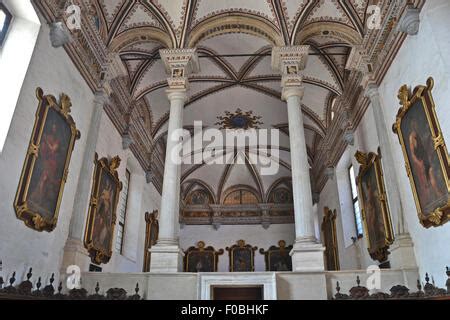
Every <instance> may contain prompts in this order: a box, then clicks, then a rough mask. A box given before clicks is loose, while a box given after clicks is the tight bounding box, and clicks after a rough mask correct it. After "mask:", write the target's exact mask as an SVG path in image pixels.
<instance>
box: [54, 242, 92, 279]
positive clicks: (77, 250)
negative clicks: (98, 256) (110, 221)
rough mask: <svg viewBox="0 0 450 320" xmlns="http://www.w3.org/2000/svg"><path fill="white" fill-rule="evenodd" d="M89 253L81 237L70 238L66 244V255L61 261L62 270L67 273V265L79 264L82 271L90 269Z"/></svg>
mask: <svg viewBox="0 0 450 320" xmlns="http://www.w3.org/2000/svg"><path fill="white" fill-rule="evenodd" d="M89 261H90V258H89V253H88V252H87V250H86V248H85V247H84V245H83V242H82V241H81V240H79V239H74V238H68V239H67V241H66V245H65V246H64V256H63V261H62V263H61V272H62V273H66V270H67V267H68V266H71V265H76V266H79V267H80V269H81V271H88V270H89Z"/></svg>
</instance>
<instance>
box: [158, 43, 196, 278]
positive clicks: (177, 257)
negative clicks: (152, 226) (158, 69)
mask: <svg viewBox="0 0 450 320" xmlns="http://www.w3.org/2000/svg"><path fill="white" fill-rule="evenodd" d="M160 55H161V58H162V60H163V61H164V63H165V66H166V71H167V72H168V74H169V75H170V78H168V79H167V82H168V85H169V89H168V90H167V97H168V99H169V101H170V114H169V127H168V131H167V145H166V158H165V163H164V178H163V189H162V196H161V211H160V212H161V213H160V215H159V239H158V242H157V243H156V245H154V246H152V247H151V249H150V251H151V253H152V259H151V262H150V271H151V272H178V271H182V262H183V251H182V250H181V249H180V247H179V239H178V234H179V230H180V225H179V211H180V176H181V165H180V159H177V156H176V155H179V152H177V150H179V147H180V143H181V136H180V135H179V130H180V129H182V127H183V109H184V103H185V101H186V97H187V95H186V92H187V89H188V80H187V75H188V74H189V73H191V72H197V71H198V61H197V57H196V54H195V50H194V49H169V50H160Z"/></svg>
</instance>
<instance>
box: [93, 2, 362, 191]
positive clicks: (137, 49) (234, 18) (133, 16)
mask: <svg viewBox="0 0 450 320" xmlns="http://www.w3.org/2000/svg"><path fill="white" fill-rule="evenodd" d="M367 5H368V3H367V1H356V0H355V1H338V0H333V1H324V0H318V1H306V0H290V1H277V0H272V1H269V0H268V1H264V0H247V1H239V0H227V1H215V0H209V1H208V0H191V1H186V0H170V1H133V0H131V1H114V0H96V1H95V6H96V12H97V18H96V19H97V26H99V29H100V31H101V34H102V35H103V36H104V40H105V42H106V45H107V46H111V47H112V48H114V49H115V50H117V52H118V53H119V54H120V57H121V59H122V61H123V63H124V65H125V66H126V70H127V74H128V77H129V83H130V88H129V89H130V94H131V95H132V97H133V98H134V99H135V100H137V101H139V100H142V101H144V102H145V104H146V106H147V107H148V109H149V110H150V112H151V127H152V136H153V138H154V139H155V142H156V143H158V142H160V143H162V144H163V143H164V139H165V135H164V134H165V132H166V130H167V121H168V117H169V113H168V112H169V101H168V99H167V96H166V93H165V90H166V89H167V82H166V78H167V75H166V73H165V69H164V65H163V62H162V61H161V60H160V59H157V57H158V50H159V49H161V48H165V47H187V46H193V45H195V47H196V48H197V52H198V55H199V56H200V68H201V71H200V72H199V73H198V74H193V75H191V77H190V79H189V80H190V90H189V100H188V102H187V103H186V106H185V117H184V125H185V126H187V127H188V126H192V125H193V121H194V120H201V121H203V125H204V126H206V127H216V128H217V125H214V124H215V123H216V122H217V117H218V116H221V115H223V114H224V112H225V111H230V112H234V111H235V110H236V109H237V108H240V109H242V110H243V111H252V112H253V113H254V114H255V115H258V116H260V117H261V121H262V122H263V125H262V126H261V127H262V128H268V129H270V128H279V129H281V132H282V137H281V144H280V149H281V150H280V151H279V157H278V158H277V159H275V158H272V160H273V161H277V162H278V163H279V167H280V169H279V173H278V174H277V175H275V176H261V175H260V172H259V169H258V168H257V166H251V165H236V168H229V166H226V165H223V166H221V167H220V168H217V167H215V166H202V165H184V166H183V170H182V180H183V182H185V181H189V180H192V179H194V180H201V181H204V182H205V183H207V184H208V186H210V187H211V189H213V190H215V192H217V193H220V192H221V191H220V190H222V189H223V188H224V186H226V185H227V184H228V183H227V182H226V181H228V180H229V179H230V176H232V178H231V179H232V180H233V182H232V184H246V185H250V186H252V187H254V188H255V189H256V190H260V192H261V194H265V192H267V190H268V189H269V188H270V187H271V186H272V184H273V183H274V182H275V181H277V180H278V179H280V178H283V177H289V176H290V162H291V161H290V154H289V139H288V136H287V135H288V130H287V112H286V106H285V103H284V102H282V101H281V99H280V97H281V88H280V76H279V75H278V74H276V73H274V72H273V70H272V69H271V57H270V53H271V49H272V47H273V46H274V45H284V44H296V43H298V41H299V40H298V37H299V36H302V35H299V30H305V29H308V28H309V30H311V31H310V35H309V36H308V35H303V36H304V39H302V40H301V41H302V43H303V44H309V45H310V46H311V57H310V59H309V62H308V66H307V68H306V70H305V71H304V76H305V96H304V100H303V105H302V109H303V113H304V122H305V129H306V141H307V146H308V157H309V160H310V162H311V165H312V163H313V162H314V156H315V154H316V151H317V148H318V146H319V143H320V141H321V140H322V139H323V137H324V136H325V134H326V130H327V126H328V125H329V123H330V121H331V110H330V106H331V102H332V100H333V98H334V97H336V96H338V95H340V94H342V91H343V88H344V81H345V64H346V62H347V57H348V54H349V53H350V50H351V47H352V45H353V44H355V43H352V42H351V41H358V40H359V41H361V39H362V36H363V32H364V27H363V26H364V20H365V12H366V8H367ZM227 21H229V25H224V24H227ZM252 24H254V25H255V26H259V25H260V27H259V28H256V27H255V28H253V29H252ZM316 25H319V26H320V28H319V29H318V30H314V26H316ZM322 28H324V29H323V30H322ZM327 28H329V29H327ZM334 29H336V30H341V29H342V30H344V31H346V32H347V34H348V36H347V37H346V38H343V37H339V36H338V35H336V34H334V33H333V32H332V31H333V30H334ZM261 30H267V31H266V32H262V31H261ZM156 33H161V34H162V35H160V36H159V38H158V37H149V36H148V35H149V34H156ZM247 54H252V55H253V56H237V55H247ZM223 55H234V56H232V57H222V56H223ZM218 56H219V57H218ZM163 148H164V146H162V147H161V150H163ZM162 159H163V156H162V155H160V162H162V161H161V160H162ZM217 166H219V165H217ZM235 171H236V172H235ZM218 172H219V173H220V174H217V173H218ZM217 196H219V197H220V194H219V195H217Z"/></svg>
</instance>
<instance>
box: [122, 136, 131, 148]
mask: <svg viewBox="0 0 450 320" xmlns="http://www.w3.org/2000/svg"><path fill="white" fill-rule="evenodd" d="M132 143H133V138H132V137H131V135H130V134H129V133H125V134H124V135H123V136H122V148H123V150H127V149H129V148H130V146H131V144H132Z"/></svg>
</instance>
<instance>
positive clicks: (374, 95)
mask: <svg viewBox="0 0 450 320" xmlns="http://www.w3.org/2000/svg"><path fill="white" fill-rule="evenodd" d="M365 95H366V97H368V98H369V99H370V101H371V102H372V103H374V101H375V100H378V99H379V98H380V93H379V91H378V86H377V85H376V84H375V83H369V84H368V86H367V89H366V92H365Z"/></svg>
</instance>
